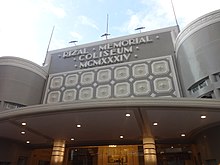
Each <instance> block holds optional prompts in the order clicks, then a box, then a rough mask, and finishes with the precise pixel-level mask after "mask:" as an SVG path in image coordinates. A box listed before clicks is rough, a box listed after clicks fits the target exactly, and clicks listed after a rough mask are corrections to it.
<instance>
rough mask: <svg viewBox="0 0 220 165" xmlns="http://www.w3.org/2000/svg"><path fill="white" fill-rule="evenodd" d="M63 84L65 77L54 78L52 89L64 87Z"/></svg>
mask: <svg viewBox="0 0 220 165" xmlns="http://www.w3.org/2000/svg"><path fill="white" fill-rule="evenodd" d="M62 84H63V77H62V76H58V77H54V78H52V80H51V84H50V88H52V89H56V88H60V87H61V86H62Z"/></svg>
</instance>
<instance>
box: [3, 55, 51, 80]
mask: <svg viewBox="0 0 220 165" xmlns="http://www.w3.org/2000/svg"><path fill="white" fill-rule="evenodd" d="M2 65H8V66H15V67H19V68H22V69H26V70H29V71H31V72H34V73H36V74H37V75H39V76H41V77H42V78H44V79H46V78H47V75H48V74H47V72H45V71H44V70H43V68H42V67H41V66H39V65H37V64H35V63H33V62H31V61H28V60H25V59H22V58H19V57H9V56H5V57H0V66H2Z"/></svg>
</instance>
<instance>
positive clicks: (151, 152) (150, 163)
mask: <svg viewBox="0 0 220 165" xmlns="http://www.w3.org/2000/svg"><path fill="white" fill-rule="evenodd" d="M143 148H144V164H145V165H157V155H156V146H155V141H154V139H153V138H152V137H147V138H143Z"/></svg>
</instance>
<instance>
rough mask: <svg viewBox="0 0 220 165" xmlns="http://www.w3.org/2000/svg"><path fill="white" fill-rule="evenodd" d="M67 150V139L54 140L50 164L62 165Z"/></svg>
mask: <svg viewBox="0 0 220 165" xmlns="http://www.w3.org/2000/svg"><path fill="white" fill-rule="evenodd" d="M64 152H65V140H54V143H53V151H52V156H51V161H50V165H62V164H63V159H64Z"/></svg>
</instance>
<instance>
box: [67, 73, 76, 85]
mask: <svg viewBox="0 0 220 165" xmlns="http://www.w3.org/2000/svg"><path fill="white" fill-rule="evenodd" d="M78 77H79V76H78V75H77V74H71V75H68V76H67V77H66V80H65V86H67V87H71V86H75V85H76V84H77V83H78Z"/></svg>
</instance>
